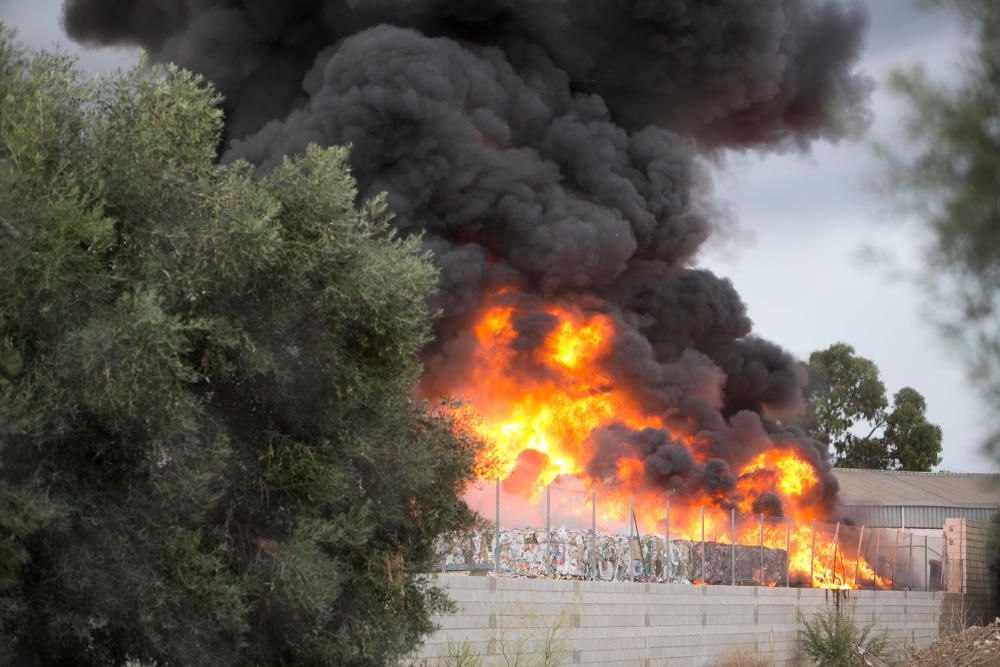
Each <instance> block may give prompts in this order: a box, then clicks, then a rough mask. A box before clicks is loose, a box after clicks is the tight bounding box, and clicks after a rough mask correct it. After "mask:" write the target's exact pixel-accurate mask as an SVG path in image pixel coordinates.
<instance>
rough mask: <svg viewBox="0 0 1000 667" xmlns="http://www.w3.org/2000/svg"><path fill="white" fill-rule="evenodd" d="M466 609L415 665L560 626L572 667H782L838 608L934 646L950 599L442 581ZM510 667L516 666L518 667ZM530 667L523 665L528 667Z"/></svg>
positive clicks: (898, 637)
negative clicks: (814, 624) (749, 656)
mask: <svg viewBox="0 0 1000 667" xmlns="http://www.w3.org/2000/svg"><path fill="white" fill-rule="evenodd" d="M438 581H439V582H440V584H442V585H443V586H444V587H445V588H446V589H447V590H448V592H449V595H450V596H451V598H452V599H453V600H454V601H455V602H456V603H457V604H458V605H459V611H458V613H457V614H453V615H449V616H445V617H442V618H440V619H438V622H439V623H440V626H441V629H440V630H439V631H438V632H437V633H436V634H434V635H432V636H431V637H430V638H429V639H428V641H427V642H426V643H425V644H424V646H423V647H422V649H421V650H420V651H419V652H418V654H417V655H416V657H415V659H414V661H413V663H414V664H416V665H437V664H443V661H441V660H440V658H441V657H442V656H447V655H448V653H449V649H450V650H451V651H455V650H457V649H458V648H459V647H460V645H461V644H462V643H463V642H465V643H466V644H465V647H466V648H467V649H472V650H474V651H475V652H476V653H478V654H479V655H481V656H483V657H484V658H485V659H486V664H487V665H491V664H501V665H505V664H508V661H505V660H504V658H503V655H504V653H507V654H508V655H511V654H513V653H514V652H515V651H516V650H517V649H518V647H519V646H520V648H521V652H522V653H529V654H530V653H532V652H537V651H538V650H540V649H541V648H542V647H543V645H544V644H545V643H546V642H545V641H544V636H545V635H546V633H547V632H551V630H552V628H553V627H554V626H558V627H559V629H558V630H557V632H556V633H555V634H556V641H555V642H550V644H553V643H554V644H555V645H556V646H557V647H558V648H562V649H563V650H565V654H564V655H565V658H567V660H566V662H565V663H564V664H574V665H584V664H586V665H636V666H642V667H647V666H653V665H671V666H674V665H678V666H681V665H710V664H712V662H713V661H714V660H715V659H716V658H718V657H721V656H724V655H726V654H727V653H731V652H734V651H736V650H738V649H741V648H750V649H755V650H756V651H757V652H758V653H760V654H762V655H766V656H770V657H771V658H772V659H773V660H774V661H775V663H776V664H779V665H781V664H793V663H794V661H795V660H796V659H797V658H798V657H799V648H798V642H797V639H798V633H799V630H800V628H801V624H800V620H799V619H800V618H802V617H806V618H808V617H810V616H811V615H812V614H813V613H815V612H817V611H820V610H823V609H825V608H827V607H830V606H834V605H840V608H841V609H842V610H844V611H846V612H847V613H850V614H851V615H853V616H854V618H855V620H857V621H858V622H860V623H862V624H864V623H868V622H874V623H875V624H876V625H877V626H878V627H879V628H882V629H885V630H887V631H888V632H889V633H890V635H891V637H892V639H893V640H894V641H896V642H899V643H907V644H916V645H917V646H926V645H927V644H929V643H930V642H932V641H933V640H934V639H935V638H936V637H937V636H938V632H939V627H940V625H941V622H942V607H943V603H944V600H945V594H944V593H924V592H913V591H909V592H907V591H878V592H875V591H844V592H834V591H823V590H812V589H795V588H769V587H752V586H692V585H684V584H658V583H652V584H645V583H624V582H599V581H598V582H594V581H573V580H558V579H525V578H503V577H501V578H494V577H482V576H465V575H441V576H440V577H439V578H438ZM509 664H513V661H512V660H510V661H509ZM521 664H524V662H523V660H522V663H521Z"/></svg>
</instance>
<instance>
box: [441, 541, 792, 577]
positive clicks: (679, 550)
mask: <svg viewBox="0 0 1000 667" xmlns="http://www.w3.org/2000/svg"><path fill="white" fill-rule="evenodd" d="M495 539H496V535H495V533H493V532H491V531H489V532H473V533H463V534H450V535H442V536H441V537H439V538H438V540H437V543H436V544H435V552H436V553H437V555H438V559H439V562H440V564H441V567H442V568H443V569H454V570H468V571H470V572H477V571H478V572H486V571H488V572H499V574H500V575H501V576H515V577H517V576H520V577H556V578H561V579H596V580H600V581H655V582H670V583H685V584H690V583H696V582H704V583H711V584H730V583H737V584H761V585H784V583H785V574H786V573H785V568H786V556H785V554H786V552H785V550H784V549H769V548H763V549H762V548H759V547H754V546H747V545H741V544H738V545H736V547H735V549H733V548H731V547H730V546H729V545H726V544H719V543H715V542H706V543H705V545H704V551H705V557H704V561H703V560H702V555H701V554H702V544H701V543H700V542H691V541H688V540H670V548H669V550H668V549H667V542H666V540H665V539H664V538H663V537H657V536H654V535H649V536H645V537H642V538H637V537H634V536H633V537H629V536H628V535H608V534H603V533H602V534H599V535H597V536H596V538H595V537H594V536H592V535H591V533H590V531H585V530H567V529H566V528H559V529H557V530H553V531H552V536H551V540H550V539H549V538H548V537H547V536H546V533H545V531H544V530H538V529H531V528H524V529H506V530H501V531H500V536H499V540H500V547H499V557H500V566H499V568H497V565H496V561H495V559H494V556H493V542H494V540H495ZM734 563H735V566H736V575H735V579H734V578H733V564H734ZM761 564H763V567H764V569H763V577H762V576H761Z"/></svg>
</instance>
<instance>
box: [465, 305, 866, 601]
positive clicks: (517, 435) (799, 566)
mask: <svg viewBox="0 0 1000 667" xmlns="http://www.w3.org/2000/svg"><path fill="white" fill-rule="evenodd" d="M511 293H512V290H503V291H501V292H499V293H497V294H496V295H494V296H493V298H492V299H490V300H488V301H487V303H486V304H485V306H484V307H483V309H482V311H481V312H480V314H479V316H478V318H477V320H476V322H475V325H474V327H473V333H474V336H475V350H474V352H473V353H472V356H471V359H470V361H469V364H468V368H467V369H466V370H467V372H466V374H465V376H464V377H463V378H462V379H461V380H460V381H459V382H457V386H453V387H452V391H454V392H455V393H456V394H457V395H459V396H461V397H462V398H463V399H464V400H465V401H466V405H467V408H466V409H467V410H468V413H467V414H468V418H469V421H470V424H471V427H472V428H473V429H474V430H475V431H476V432H477V433H478V434H479V435H480V436H481V437H482V438H483V440H484V441H485V442H487V443H488V451H486V452H484V454H483V456H482V460H481V461H480V464H481V465H480V476H481V477H482V478H483V479H490V480H494V479H501V480H503V485H504V488H505V490H506V491H508V492H512V493H514V494H515V495H517V496H519V497H522V498H523V499H524V502H525V503H530V502H534V500H535V499H536V497H537V495H538V494H539V492H540V491H541V490H542V489H544V487H545V486H546V485H548V484H550V483H552V482H554V481H557V480H558V481H560V482H563V481H566V480H569V481H571V482H573V483H576V484H578V485H580V486H582V487H583V488H584V489H585V490H586V491H587V492H588V493H585V494H581V496H580V497H581V501H580V502H577V503H574V502H569V503H565V502H564V503H562V505H561V506H560V511H562V512H564V513H571V514H573V513H575V514H577V515H578V516H584V515H587V516H589V514H590V505H589V498H590V494H589V491H591V490H595V491H596V492H597V493H598V494H599V495H600V498H601V502H600V503H599V505H598V510H597V514H598V521H599V523H600V525H601V526H605V527H607V526H614V525H617V526H621V525H623V524H625V523H626V522H627V521H629V520H630V517H631V516H632V515H631V514H630V507H634V516H635V521H636V522H637V524H638V526H639V528H640V529H642V530H643V531H645V532H657V533H660V534H662V533H663V532H664V528H665V521H666V520H667V512H668V510H667V505H666V503H665V499H667V498H668V496H667V495H666V490H665V489H662V488H656V487H654V486H652V485H651V484H649V483H648V482H646V481H645V475H644V470H643V461H642V460H640V459H639V458H630V457H627V456H625V457H621V458H619V459H618V460H617V461H616V462H615V470H614V479H613V480H608V479H606V478H598V477H596V476H595V475H593V474H591V472H589V471H588V469H587V463H588V461H589V460H590V453H589V452H588V450H587V442H588V436H590V434H591V433H592V432H593V431H594V429H596V428H598V427H601V426H602V425H608V424H612V423H618V424H622V425H624V426H625V427H628V428H631V429H636V430H639V429H643V428H647V427H651V428H660V429H663V428H666V429H668V430H669V431H670V433H671V435H672V436H673V438H674V440H675V441H677V442H681V443H683V444H684V446H685V447H686V448H687V449H688V450H689V451H690V453H691V455H692V457H693V458H694V460H695V461H703V460H704V459H705V458H706V454H705V452H704V451H702V446H701V442H700V439H699V437H698V434H697V433H683V432H680V428H679V426H678V424H676V423H669V424H668V423H667V422H666V420H665V418H663V417H660V416H656V415H651V414H647V413H646V412H645V411H644V410H643V409H642V407H641V405H640V401H639V400H637V398H636V397H635V396H633V395H631V394H630V392H629V390H628V387H627V386H623V384H624V383H621V382H617V381H616V380H615V378H614V377H613V376H612V374H611V373H609V372H608V371H607V370H606V365H605V364H603V363H602V362H603V361H604V357H605V356H606V355H607V354H608V352H609V349H610V341H611V338H612V337H613V336H614V335H615V321H614V319H613V318H612V317H611V316H609V315H607V314H604V313H594V312H585V311H583V310H582V309H580V308H577V307H575V306H572V305H567V304H565V303H560V304H549V305H546V306H544V307H542V308H540V309H539V312H540V313H544V314H546V315H548V316H549V317H548V318H547V320H548V321H547V326H545V327H543V328H542V334H541V337H539V338H538V339H537V340H535V341H533V344H531V345H524V346H520V347H519V346H518V345H517V344H516V341H517V340H518V338H519V335H520V334H521V333H523V332H521V331H519V329H518V320H517V317H518V314H519V311H518V308H517V307H516V306H515V305H511V304H512V301H511V300H510V299H504V296H505V295H510V294H511ZM536 314H537V313H536ZM521 348H523V349H521ZM738 471H739V474H738V482H737V485H736V488H735V489H733V490H731V491H730V492H728V493H714V494H711V495H709V494H706V493H704V492H702V493H698V494H690V493H687V494H685V496H684V497H680V498H678V497H672V500H671V502H670V509H669V512H670V514H669V522H670V535H671V537H672V538H675V539H688V540H699V539H701V538H702V530H703V525H704V539H706V540H710V541H714V542H720V543H726V544H728V543H730V542H731V541H732V537H733V535H734V534H735V537H736V541H737V544H746V545H758V544H763V545H764V546H766V547H769V548H777V549H785V548H786V541H787V544H788V548H789V550H790V561H789V570H790V573H791V576H792V577H793V578H794V579H795V580H797V581H802V582H807V581H808V580H809V576H810V573H811V574H812V585H813V586H814V587H823V588H853V587H856V585H857V583H858V582H872V581H874V582H876V584H877V585H881V584H882V583H883V582H882V580H881V578H877V577H875V576H874V573H873V571H872V569H871V567H870V566H869V564H868V563H867V562H865V561H864V559H863V558H860V557H859V556H858V555H857V549H856V548H852V546H851V545H850V544H847V543H846V542H847V541H846V540H843V539H841V536H840V535H838V534H837V532H834V534H833V535H830V534H827V533H828V531H822V530H821V531H814V530H813V525H814V522H815V521H816V520H817V519H823V518H824V517H822V516H820V514H821V512H820V510H819V509H818V508H817V507H816V505H815V504H814V501H813V499H812V498H811V496H810V492H811V491H812V490H813V489H814V487H815V486H816V485H817V483H818V478H817V474H816V470H815V469H814V468H813V466H812V465H811V464H810V463H809V462H807V461H806V460H804V459H803V458H802V457H801V456H800V455H799V453H798V452H797V451H796V450H795V449H794V448H793V447H791V446H788V447H783V446H782V445H781V443H775V444H774V446H772V447H770V448H768V449H767V450H766V451H763V452H761V453H759V454H757V455H756V456H754V457H753V458H752V459H751V460H749V461H746V462H743V463H742V465H741V466H740V467H738ZM765 493H767V494H771V495H772V496H777V497H778V498H780V501H781V503H780V505H781V508H782V510H783V514H784V518H780V519H779V518H776V517H771V516H768V517H765V516H764V514H763V513H761V514H760V515H759V520H755V521H746V520H744V517H745V514H747V513H751V512H753V508H754V502H755V501H756V500H757V499H758V498H760V497H761V495H762V494H765ZM703 507H704V508H706V511H702V510H701V508H703ZM480 509H484V510H485V509H486V508H485V507H484V508H480ZM733 509H735V510H736V511H737V512H739V513H741V521H740V523H739V525H738V526H737V527H736V530H735V531H734V530H733V525H732V517H731V514H730V511H731V510H733ZM721 510H725V511H721ZM702 517H704V519H703V518H702ZM765 519H766V520H765ZM814 534H815V543H814V537H813V536H814ZM810 553H812V554H814V555H813V558H812V563H810V557H809V555H810Z"/></svg>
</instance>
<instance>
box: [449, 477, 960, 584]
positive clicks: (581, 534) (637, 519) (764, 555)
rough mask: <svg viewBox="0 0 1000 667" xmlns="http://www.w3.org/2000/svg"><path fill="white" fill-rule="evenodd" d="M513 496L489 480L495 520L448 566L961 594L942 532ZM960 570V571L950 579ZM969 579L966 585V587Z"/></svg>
mask: <svg viewBox="0 0 1000 667" xmlns="http://www.w3.org/2000/svg"><path fill="white" fill-rule="evenodd" d="M528 491H529V493H525V492H524V490H517V491H513V492H509V491H507V490H506V489H505V488H504V485H501V484H500V483H496V484H490V483H481V484H480V485H479V486H478V487H477V488H476V489H474V490H473V491H472V492H471V493H470V494H469V501H470V502H471V503H472V505H473V506H474V507H475V508H476V509H477V510H478V511H479V512H480V514H481V515H482V516H483V517H488V518H490V519H492V521H490V525H488V526H484V527H482V528H481V529H479V530H476V531H473V532H470V533H462V534H449V535H443V536H441V537H440V538H439V539H438V543H437V545H436V547H437V553H438V557H439V563H440V567H441V569H442V570H446V571H447V570H460V571H461V570H465V571H471V572H479V573H483V574H486V573H489V574H491V575H494V576H528V577H560V578H577V579H590V580H642V581H668V582H675V583H683V582H689V583H708V584H735V585H741V584H742V585H763V586H805V587H809V586H812V587H823V588H874V589H887V590H889V589H891V590H921V591H939V590H945V586H946V584H947V583H948V582H952V584H953V586H952V587H949V588H948V590H952V591H961V590H962V589H961V586H962V582H963V581H964V578H963V577H962V576H960V575H959V574H958V573H956V572H955V571H954V568H956V567H961V566H962V563H960V562H955V561H954V559H951V560H949V558H948V556H947V553H946V550H945V548H944V539H943V536H942V535H921V534H916V533H915V532H914V531H912V530H904V529H895V528H871V527H866V526H863V525H850V524H848V523H824V522H817V521H808V520H807V521H793V520H792V519H790V518H785V517H776V516H771V515H768V514H765V513H759V512H758V513H748V512H740V511H738V510H736V509H730V510H721V509H718V508H712V507H692V506H688V505H685V504H682V503H680V502H679V501H678V500H677V499H674V498H671V497H668V496H667V497H663V498H662V499H651V498H650V497H649V496H643V497H642V498H635V497H629V496H627V495H624V496H610V497H607V498H602V497H601V496H600V495H598V494H597V493H596V492H594V491H590V490H586V489H584V488H582V487H580V486H575V485H570V484H559V483H554V484H550V485H548V486H545V487H542V488H535V489H529V490H528ZM949 567H951V568H952V571H951V572H949ZM955 582H957V584H956V583H955Z"/></svg>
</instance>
